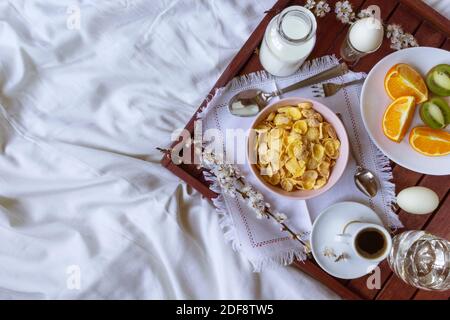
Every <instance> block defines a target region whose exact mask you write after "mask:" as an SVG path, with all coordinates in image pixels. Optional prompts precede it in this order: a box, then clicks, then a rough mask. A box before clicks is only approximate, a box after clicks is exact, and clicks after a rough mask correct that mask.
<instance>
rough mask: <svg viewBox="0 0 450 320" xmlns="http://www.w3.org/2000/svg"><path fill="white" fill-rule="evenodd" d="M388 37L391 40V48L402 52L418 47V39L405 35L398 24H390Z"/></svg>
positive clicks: (387, 30) (387, 29) (408, 34)
mask: <svg viewBox="0 0 450 320" xmlns="http://www.w3.org/2000/svg"><path fill="white" fill-rule="evenodd" d="M386 37H387V38H388V39H390V40H391V48H392V49H394V50H401V49H405V48H409V47H417V46H419V44H418V43H417V40H416V38H414V36H413V35H412V34H410V33H405V31H403V28H402V27H401V26H399V25H398V24H390V25H388V26H387V28H386Z"/></svg>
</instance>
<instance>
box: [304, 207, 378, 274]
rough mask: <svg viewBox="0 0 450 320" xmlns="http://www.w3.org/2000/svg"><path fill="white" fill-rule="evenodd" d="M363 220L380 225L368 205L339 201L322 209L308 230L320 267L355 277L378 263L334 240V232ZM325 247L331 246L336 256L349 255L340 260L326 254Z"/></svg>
mask: <svg viewBox="0 0 450 320" xmlns="http://www.w3.org/2000/svg"><path fill="white" fill-rule="evenodd" d="M354 220H357V221H362V222H368V223H376V224H379V225H383V222H382V221H381V219H380V217H378V215H377V214H376V213H375V212H374V211H373V210H372V209H370V208H369V207H366V206H364V205H362V204H360V203H357V202H340V203H337V204H334V205H332V206H330V207H328V208H327V209H325V210H324V211H323V212H322V213H321V214H320V215H319V216H318V217H317V219H316V221H314V224H313V227H312V231H311V251H312V254H313V256H314V259H315V260H316V262H317V263H318V264H319V266H320V267H321V268H322V269H323V270H325V271H326V272H328V273H329V274H331V275H332V276H334V277H337V278H341V279H356V278H359V277H362V276H364V275H366V274H368V273H370V272H371V271H372V270H373V269H374V268H375V267H376V266H377V265H378V264H377V263H374V262H369V261H367V260H364V259H362V258H360V257H359V256H357V255H356V254H353V252H352V248H351V246H350V245H348V244H346V243H342V242H336V235H337V234H341V233H342V230H343V228H344V226H345V225H346V224H347V223H348V222H350V221H354ZM325 248H330V249H333V251H334V252H335V253H336V254H337V255H339V254H341V253H343V252H345V253H346V254H348V258H347V259H345V260H341V261H339V262H334V260H335V259H333V258H330V257H325V256H324V255H323V252H324V250H325Z"/></svg>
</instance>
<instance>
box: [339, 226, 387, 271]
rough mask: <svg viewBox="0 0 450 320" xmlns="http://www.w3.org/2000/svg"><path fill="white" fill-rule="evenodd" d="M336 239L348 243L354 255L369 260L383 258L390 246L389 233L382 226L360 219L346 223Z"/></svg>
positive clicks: (375, 260) (374, 260)
mask: <svg viewBox="0 0 450 320" xmlns="http://www.w3.org/2000/svg"><path fill="white" fill-rule="evenodd" d="M336 241H338V242H343V243H346V244H348V245H349V246H350V247H351V248H352V250H353V251H354V253H355V255H357V256H358V257H360V258H361V259H364V260H367V261H371V262H379V261H381V260H384V259H385V258H386V257H387V256H388V255H389V252H390V251H391V248H392V239H391V235H390V234H389V232H388V231H387V230H386V229H385V228H384V227H383V226H380V225H378V224H375V223H366V222H360V221H351V222H349V223H347V224H346V225H345V226H344V229H343V231H342V234H338V235H336Z"/></svg>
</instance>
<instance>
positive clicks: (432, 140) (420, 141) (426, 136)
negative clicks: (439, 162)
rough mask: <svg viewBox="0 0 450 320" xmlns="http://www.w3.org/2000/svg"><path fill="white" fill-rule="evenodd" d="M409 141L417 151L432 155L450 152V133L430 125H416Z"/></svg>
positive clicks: (442, 154) (443, 154)
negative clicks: (432, 127)
mask: <svg viewBox="0 0 450 320" xmlns="http://www.w3.org/2000/svg"><path fill="white" fill-rule="evenodd" d="M409 143H410V144H411V146H412V147H413V148H414V150H416V151H417V152H419V153H421V154H423V155H426V156H431V157H438V156H445V155H447V154H450V133H449V132H447V131H444V130H439V129H431V128H429V127H416V128H414V129H412V130H411V134H410V135H409Z"/></svg>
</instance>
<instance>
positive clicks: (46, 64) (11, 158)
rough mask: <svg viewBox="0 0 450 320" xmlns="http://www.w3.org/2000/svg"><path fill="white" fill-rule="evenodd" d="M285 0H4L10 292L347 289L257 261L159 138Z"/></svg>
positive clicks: (3, 172) (0, 262)
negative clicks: (233, 239) (165, 156)
mask: <svg viewBox="0 0 450 320" xmlns="http://www.w3.org/2000/svg"><path fill="white" fill-rule="evenodd" d="M272 2H273V1H256V0H253V1H252V0H246V1H242V0H234V1H207V0H204V1H193V0H192V1H158V2H157V1H144V0H142V1H140V0H129V1H98V0H91V1H61V0H48V1H37V0H22V1H20V0H19V1H18V0H14V1H2V2H0V77H1V81H0V92H1V95H0V104H1V106H0V243H1V244H2V245H1V246H0V298H1V299H19V298H21V299H51V298H59V299H66V298H69V299H71V298H83V299H97V298H100V299H112V298H117V299H132V298H138V299H152V298H177V299H178V298H192V299H198V298H203V299H206V298H211V299H217V298H228V299H239V298H248V299H255V298H256V299H293V298H299V299H313V298H315V299H326V298H337V296H336V295H335V294H334V293H332V292H331V291H330V290H328V289H327V288H325V287H324V286H322V285H321V284H319V283H318V282H316V281H315V280H314V279H312V278H310V277H308V276H306V275H304V274H302V273H301V272H299V271H298V270H296V269H294V268H282V267H279V268H274V269H268V270H265V271H264V272H262V273H259V274H256V273H253V272H252V267H251V265H250V264H249V263H248V262H247V260H246V259H245V257H242V256H240V255H239V254H237V253H235V252H234V251H233V250H232V249H231V247H230V246H229V245H228V244H227V243H226V242H225V239H224V236H223V233H222V232H221V230H220V227H219V223H218V217H217V215H216V214H215V213H214V208H213V207H212V205H211V204H210V203H209V202H208V201H206V200H204V199H202V198H201V197H200V195H199V194H198V193H197V192H195V191H193V190H192V189H191V188H190V187H188V186H186V185H185V184H184V183H182V182H181V181H180V180H179V179H178V178H177V177H175V176H174V175H172V174H171V173H170V172H169V171H167V170H165V169H163V168H162V167H161V166H160V164H159V160H160V158H161V155H160V154H159V153H158V152H157V151H156V150H155V147H156V146H165V145H167V144H168V142H169V137H170V135H171V133H172V131H173V130H174V129H176V128H180V127H183V126H184V124H185V123H186V122H187V120H188V119H189V118H190V117H191V116H192V114H193V113H194V111H195V110H196V108H197V106H198V105H199V104H200V103H201V101H202V100H203V97H204V96H205V95H206V94H207V92H208V91H209V89H210V87H211V86H212V84H213V83H214V82H215V80H216V79H217V77H218V76H219V75H220V74H221V72H222V71H223V69H224V68H225V67H226V65H227V64H228V62H229V61H230V60H231V58H232V57H233V56H234V55H235V54H236V52H237V51H238V49H239V48H240V47H241V46H242V45H243V43H244V41H245V40H246V38H247V37H248V35H249V34H250V33H251V31H252V30H253V29H254V28H255V26H256V25H257V23H258V22H259V21H260V20H261V19H262V17H263V16H264V11H265V10H267V9H269V8H270V7H271V6H272ZM73 4H77V5H78V6H79V8H80V17H81V21H80V22H81V23H80V29H79V30H77V29H75V30H71V29H70V28H67V24H66V23H67V18H68V15H69V14H68V12H69V13H73V9H74V8H73V7H71V8H70V10H68V7H69V6H72V5H73ZM75 9H76V7H75ZM78 273H79V275H80V278H79V280H80V282H79V284H80V288H79V290H78V289H77V283H78V282H77V281H75V282H72V281H73V279H74V277H75V276H76V275H78ZM76 279H78V278H76ZM74 283H75V285H74Z"/></svg>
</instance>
